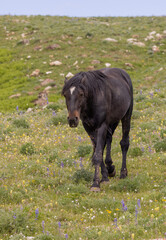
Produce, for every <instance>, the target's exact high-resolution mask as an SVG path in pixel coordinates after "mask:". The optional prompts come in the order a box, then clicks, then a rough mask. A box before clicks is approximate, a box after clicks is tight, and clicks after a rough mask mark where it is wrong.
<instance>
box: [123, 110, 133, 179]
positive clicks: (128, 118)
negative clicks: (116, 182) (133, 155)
mask: <svg viewBox="0 0 166 240" xmlns="http://www.w3.org/2000/svg"><path fill="white" fill-rule="evenodd" d="M131 113H132V109H129V111H128V112H127V113H126V115H125V116H124V117H123V119H122V140H121V141H120V145H121V150H122V168H121V172H120V178H126V177H127V175H128V172H127V167H126V156H127V152H128V149H129V145H130V142H129V132H130V121H131Z"/></svg>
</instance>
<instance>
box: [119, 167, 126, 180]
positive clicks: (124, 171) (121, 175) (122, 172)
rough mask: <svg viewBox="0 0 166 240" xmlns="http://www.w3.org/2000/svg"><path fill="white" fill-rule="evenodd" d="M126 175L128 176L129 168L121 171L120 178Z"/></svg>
mask: <svg viewBox="0 0 166 240" xmlns="http://www.w3.org/2000/svg"><path fill="white" fill-rule="evenodd" d="M126 177H127V169H126V168H125V169H123V170H121V172H120V179H124V178H126Z"/></svg>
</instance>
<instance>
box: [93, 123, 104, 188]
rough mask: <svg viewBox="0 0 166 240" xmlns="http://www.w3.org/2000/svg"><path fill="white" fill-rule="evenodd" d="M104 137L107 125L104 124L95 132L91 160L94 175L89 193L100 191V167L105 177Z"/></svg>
mask: <svg viewBox="0 0 166 240" xmlns="http://www.w3.org/2000/svg"><path fill="white" fill-rule="evenodd" d="M106 135H107V125H106V124H105V123H104V124H102V125H101V127H100V128H99V129H98V131H97V139H96V148H95V151H94V154H93V158H92V162H93V164H94V166H95V174H94V179H93V184H92V186H91V191H100V167H101V170H102V175H104V174H105V176H106V175H107V173H106V168H105V165H104V162H103V152H104V147H105V141H106Z"/></svg>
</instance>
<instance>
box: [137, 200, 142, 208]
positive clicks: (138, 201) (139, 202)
mask: <svg viewBox="0 0 166 240" xmlns="http://www.w3.org/2000/svg"><path fill="white" fill-rule="evenodd" d="M137 204H138V207H139V208H141V201H140V199H138V200H137Z"/></svg>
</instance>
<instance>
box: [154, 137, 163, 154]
mask: <svg viewBox="0 0 166 240" xmlns="http://www.w3.org/2000/svg"><path fill="white" fill-rule="evenodd" d="M154 148H155V150H156V152H161V151H163V152H165V151H166V139H164V140H162V141H160V142H158V143H156V144H155V145H154Z"/></svg>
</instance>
